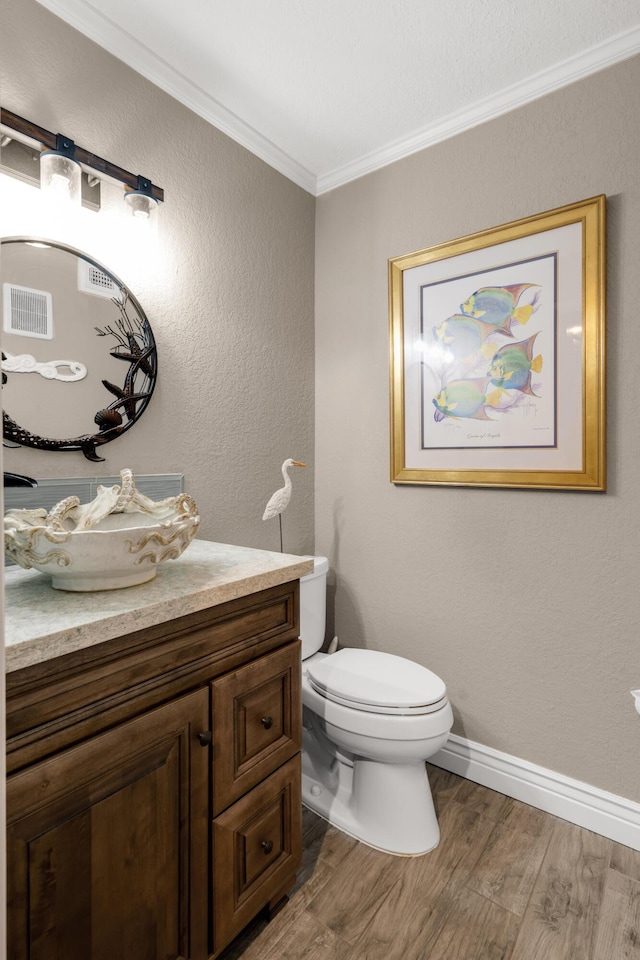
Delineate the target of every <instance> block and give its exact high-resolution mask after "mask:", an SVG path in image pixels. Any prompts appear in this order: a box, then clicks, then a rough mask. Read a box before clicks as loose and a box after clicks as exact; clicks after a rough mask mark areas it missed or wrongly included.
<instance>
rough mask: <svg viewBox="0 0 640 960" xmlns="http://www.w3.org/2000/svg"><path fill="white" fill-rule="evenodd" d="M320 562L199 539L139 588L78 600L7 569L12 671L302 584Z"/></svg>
mask: <svg viewBox="0 0 640 960" xmlns="http://www.w3.org/2000/svg"><path fill="white" fill-rule="evenodd" d="M312 569H313V560H312V559H310V558H308V557H306V558H305V557H294V556H291V555H290V554H286V553H270V552H268V551H266V550H253V549H251V548H249V547H236V546H232V545H230V544H227V543H211V542H208V541H206V540H194V541H193V543H191V544H190V545H189V547H188V548H187V550H185V552H184V553H183V554H182V556H181V557H179V558H178V559H177V560H168V561H166V562H165V563H161V564H160V565H159V566H158V572H157V575H156V577H155V578H154V579H153V580H151V581H149V582H148V583H143V584H140V586H137V587H125V588H123V589H120V590H102V591H98V592H95V593H71V592H69V591H64V590H54V589H53V587H52V586H51V581H50V578H49V577H48V576H46V575H45V574H42V573H38V572H37V571H35V570H23V569H22V568H20V567H10V568H8V569H6V570H5V655H6V670H7V672H9V671H11V670H19V669H20V668H22V667H27V666H30V665H31V664H33V663H40V662H42V661H44V660H50V659H51V658H53V657H58V656H61V655H62V654H65V653H71V652H72V651H73V650H80V649H82V648H83V647H89V646H92V645H93V644H96V643H102V642H103V641H104V640H110V639H112V638H113V637H120V636H123V635H124V634H127V633H131V632H133V631H134V630H142V629H143V628H144V627H150V626H154V625H155V624H158V623H162V622H163V621H164V620H173V619H174V618H176V617H182V616H185V615H186V614H188V613H194V612H196V611H197V610H204V609H205V608H206V607H213V606H216V605H217V604H219V603H225V601H227V600H234V599H235V598H236V597H246V596H248V595H249V594H250V593H256V592H257V591H258V590H264V589H266V588H267V587H274V586H277V585H278V584H280V583H286V582H287V581H289V580H297V579H298V578H299V577H303V576H305V574H307V573H310V572H311V570H312Z"/></svg>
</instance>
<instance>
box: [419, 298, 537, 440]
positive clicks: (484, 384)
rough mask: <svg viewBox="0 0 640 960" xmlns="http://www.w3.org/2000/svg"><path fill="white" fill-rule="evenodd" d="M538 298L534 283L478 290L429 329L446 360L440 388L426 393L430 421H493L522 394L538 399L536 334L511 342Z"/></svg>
mask: <svg viewBox="0 0 640 960" xmlns="http://www.w3.org/2000/svg"><path fill="white" fill-rule="evenodd" d="M525 294H526V296H525ZM523 298H524V301H525V302H523ZM540 298H541V287H540V285H539V284H536V283H512V284H507V285H505V286H493V287H489V286H487V287H480V288H478V290H476V291H475V293H472V294H471V295H470V296H469V297H467V299H466V300H464V301H463V302H462V303H461V304H460V308H459V310H460V312H459V313H454V314H452V315H451V316H450V317H447V319H446V320H442V321H441V322H440V323H438V324H436V325H435V326H434V327H433V328H432V338H433V343H434V344H435V345H436V347H438V348H439V349H440V350H441V354H440V355H441V356H444V357H445V358H446V362H445V365H444V367H442V368H441V369H440V372H439V376H438V379H439V381H440V389H439V391H438V393H437V394H436V395H435V396H433V394H431V396H432V398H433V399H432V403H433V406H434V407H435V411H434V415H433V417H434V420H435V422H436V423H441V422H442V421H444V420H446V419H448V418H450V419H452V420H465V419H471V420H495V418H496V415H497V416H498V417H500V415H501V414H503V415H504V414H507V413H509V412H511V410H512V409H515V408H516V407H518V406H519V404H520V401H521V400H523V394H526V395H528V396H529V397H536V398H538V397H539V394H538V393H536V392H535V390H536V389H540V384H538V383H535V384H534V385H532V376H533V374H539V373H540V372H541V371H542V365H543V363H542V354H541V353H538V354H537V355H536V356H534V348H535V340H536V337H538V335H539V331H538V333H534V334H533V335H532V336H530V337H529V338H528V339H526V340H519V341H515V337H514V333H513V330H512V327H515V328H516V329H517V328H519V327H521V326H523V325H524V324H526V323H528V322H529V320H530V318H531V316H532V314H533V313H534V312H535V311H536V310H537V309H538V307H539V306H540ZM505 337H507V338H509V340H508V342H506V343H505ZM434 373H435V371H434ZM534 387H535V389H534ZM489 414H491V416H490V415H489Z"/></svg>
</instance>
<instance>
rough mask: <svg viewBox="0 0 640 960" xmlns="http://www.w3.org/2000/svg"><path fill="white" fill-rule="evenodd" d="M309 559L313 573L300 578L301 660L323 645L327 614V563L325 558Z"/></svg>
mask: <svg viewBox="0 0 640 960" xmlns="http://www.w3.org/2000/svg"><path fill="white" fill-rule="evenodd" d="M310 559H312V560H313V573H308V574H307V576H306V577H300V639H301V640H302V659H303V660H306V659H307V657H311V656H312V655H313V654H314V653H317V652H318V650H319V649H320V647H321V646H322V644H323V643H324V631H325V624H326V614H327V573H328V570H329V561H328V560H327V558H326V557H312V558H310Z"/></svg>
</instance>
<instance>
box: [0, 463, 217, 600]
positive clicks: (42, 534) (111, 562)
mask: <svg viewBox="0 0 640 960" xmlns="http://www.w3.org/2000/svg"><path fill="white" fill-rule="evenodd" d="M120 480H121V485H120V486H118V485H116V486H113V487H98V495H97V496H96V498H95V500H92V501H91V502H90V503H87V504H81V503H80V501H79V499H78V497H67V498H66V500H61V501H60V503H58V504H56V506H55V507H53V509H51V510H50V511H49V512H48V513H47V511H46V510H8V511H7V513H6V514H5V518H4V547H5V552H6V553H7V555H8V556H9V557H10V558H11V559H12V560H14V561H15V562H16V563H18V564H20V566H21V567H24V568H25V569H26V570H29V569H30V568H31V567H33V568H35V569H36V570H39V571H40V572H41V573H47V574H49V575H50V576H51V585H52V586H53V587H55V588H56V589H57V590H76V591H87V590H115V589H118V588H119V587H132V586H135V585H136V584H139V583H146V581H147V580H152V579H153V577H155V575H156V569H157V566H158V564H159V563H162V561H163V560H175V559H176V557H179V556H180V554H181V553H182V552H183V551H184V550H185V549H186V548H187V547H188V545H189V544H190V543H191V541H192V540H193V538H194V536H195V534H196V531H197V529H198V525H199V523H200V517H199V516H198V508H197V507H196V504H195V502H194V501H193V500H192V499H191V497H189V496H187V494H181V495H180V496H177V497H169V498H167V499H166V500H159V501H157V502H154V501H153V500H150V499H149V497H145V496H144V495H143V494H141V493H140V492H139V491H138V490H137V489H136V485H135V480H134V477H133V474H132V473H131V470H122V471H121V472H120Z"/></svg>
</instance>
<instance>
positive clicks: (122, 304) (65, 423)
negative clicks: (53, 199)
mask: <svg viewBox="0 0 640 960" xmlns="http://www.w3.org/2000/svg"><path fill="white" fill-rule="evenodd" d="M0 278H1V280H2V314H3V333H2V384H3V388H2V389H3V408H4V409H3V436H4V439H5V440H6V441H8V443H9V444H11V443H17V444H20V445H22V446H26V447H34V448H36V449H38V450H81V451H82V452H83V453H84V455H85V457H87V459H88V460H95V461H99V460H103V459H104V458H103V457H99V456H98V454H97V448H98V447H100V446H102V444H104V443H108V442H109V441H110V440H115V438H116V437H119V436H121V435H122V434H123V433H124V432H125V430H128V429H129V428H130V427H132V426H133V424H134V423H135V422H136V420H138V419H139V418H140V417H141V416H142V414H143V413H144V411H145V410H146V407H147V404H148V403H149V400H150V399H151V395H152V393H153V389H154V387H155V383H156V377H157V353H156V345H155V340H154V338H153V333H152V332H151V327H150V325H149V321H148V320H147V318H146V316H145V314H144V311H143V310H142V308H141V306H140V304H139V303H138V301H137V300H136V298H135V297H134V295H133V294H132V293H131V291H130V290H129V289H128V288H127V287H126V286H125V285H124V284H123V283H122V282H121V281H120V280H118V278H117V277H116V276H114V274H113V273H111V271H110V270H108V269H107V268H106V267H104V266H103V265H102V264H100V263H97V262H96V261H95V260H93V259H92V258H91V257H89V256H87V254H85V253H82V252H81V251H80V250H74V249H73V248H72V247H67V246H64V245H62V244H58V243H53V242H51V241H49V240H47V241H42V240H35V239H32V238H26V237H9V238H6V239H3V240H2V241H1V249H0ZM14 417H16V418H17V419H14ZM17 421H19V423H18V422H17Z"/></svg>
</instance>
